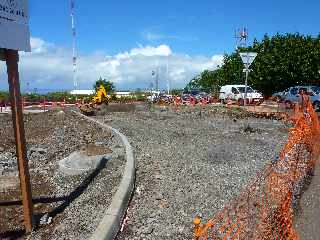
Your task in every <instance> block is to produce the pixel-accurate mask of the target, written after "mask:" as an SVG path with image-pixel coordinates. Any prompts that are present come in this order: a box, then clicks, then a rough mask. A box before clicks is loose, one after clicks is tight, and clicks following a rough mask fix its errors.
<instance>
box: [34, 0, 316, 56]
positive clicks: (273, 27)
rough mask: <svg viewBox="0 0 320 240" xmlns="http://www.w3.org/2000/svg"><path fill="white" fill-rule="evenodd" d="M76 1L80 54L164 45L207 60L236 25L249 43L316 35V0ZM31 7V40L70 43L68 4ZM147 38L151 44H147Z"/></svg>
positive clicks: (230, 43)
mask: <svg viewBox="0 0 320 240" xmlns="http://www.w3.org/2000/svg"><path fill="white" fill-rule="evenodd" d="M75 2H76V14H77V16H76V24H77V31H78V46H79V49H81V50H82V51H84V52H91V51H96V50H103V51H106V52H108V53H110V54H115V53H117V52H120V51H124V50H128V49H131V48H132V47H134V46H136V45H137V44H138V43H139V44H144V45H146V44H151V43H152V44H163V43H165V44H168V45H170V46H171V47H172V49H174V51H176V52H183V53H187V54H191V55H194V54H204V55H208V56H211V55H212V54H220V53H223V52H225V51H227V52H230V51H231V50H232V49H233V48H234V39H233V35H234V29H236V28H239V27H241V26H247V27H248V28H249V33H250V38H251V40H252V39H253V37H257V38H261V37H262V36H263V35H264V33H269V34H274V33H276V32H277V31H279V32H282V33H284V32H302V33H306V34H318V33H319V30H320V26H319V23H320V14H319V9H320V1H317V0H307V1H301V0H281V1H276V0H269V1H257V0H256V1H253V0H247V1H239V0H237V1H213V0H198V1H190V0H189V1H188V0H161V1H150V0H140V1H132V0H127V1H123V0H122V1H121V0H120V1H106V0H94V1H85V0H81V1H79V0H75ZM259 2H260V3H259ZM30 8H31V20H30V23H31V32H32V35H33V36H35V37H40V38H43V39H45V40H46V41H50V42H53V43H56V44H57V45H63V46H68V44H70V16H69V1H68V0H55V1H40V0H38V1H32V0H31V1H30ZM148 33H149V34H153V35H154V38H155V39H149V40H148V39H146V37H147V34H148ZM157 36H158V37H159V39H156V37H157ZM161 37H163V38H161ZM166 37H167V38H166Z"/></svg>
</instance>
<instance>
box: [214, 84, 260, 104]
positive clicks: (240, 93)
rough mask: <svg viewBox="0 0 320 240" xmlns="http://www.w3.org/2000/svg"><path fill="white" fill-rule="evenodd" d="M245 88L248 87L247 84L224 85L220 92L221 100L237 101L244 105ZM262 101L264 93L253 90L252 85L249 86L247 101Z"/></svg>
mask: <svg viewBox="0 0 320 240" xmlns="http://www.w3.org/2000/svg"><path fill="white" fill-rule="evenodd" d="M245 88H246V86H245V85H225V86H222V87H221V89H220V93H219V100H220V102H221V103H227V102H228V101H236V102H237V103H238V104H239V105H243V103H244V95H245ZM262 102H263V96H262V94H261V93H258V92H257V91H255V90H253V89H252V88H251V87H250V86H247V103H249V104H261V103H262Z"/></svg>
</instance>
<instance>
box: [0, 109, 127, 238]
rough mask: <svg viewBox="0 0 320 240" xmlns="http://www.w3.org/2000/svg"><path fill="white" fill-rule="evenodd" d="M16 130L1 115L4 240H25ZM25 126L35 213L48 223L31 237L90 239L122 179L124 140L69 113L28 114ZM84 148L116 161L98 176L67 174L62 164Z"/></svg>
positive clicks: (0, 189)
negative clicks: (60, 164) (64, 172)
mask: <svg viewBox="0 0 320 240" xmlns="http://www.w3.org/2000/svg"><path fill="white" fill-rule="evenodd" d="M11 126H12V125H11V118H10V116H8V115H0V128H1V129H3V131H1V132H0V138H1V142H0V183H1V186H0V193H1V195H0V220H1V221H0V239H17V238H21V239H23V238H25V236H24V233H23V231H21V229H22V227H23V225H22V220H23V218H22V207H21V203H19V202H15V201H17V200H19V199H20V190H19V180H18V177H17V165H16V159H15V157H14V155H15V148H14V138H13V135H12V128H11ZM25 127H26V138H27V145H28V156H29V164H30V173H31V178H32V188H33V198H34V202H35V214H36V219H37V220H39V219H41V222H42V223H44V225H41V226H40V227H39V228H38V229H37V231H35V232H34V233H33V234H32V235H30V236H29V238H28V239H88V238H89V236H90V235H91V234H92V233H93V231H94V230H95V228H96V227H97V225H98V223H99V221H100V220H101V219H102V217H103V214H104V211H105V209H106V208H107V206H108V205H109V203H110V202H111V199H112V196H113V194H114V193H115V191H116V190H117V187H118V185H119V183H120V180H121V177H122V171H123V168H124V164H125V155H124V148H123V146H122V145H121V142H120V140H119V139H117V138H116V137H115V136H113V135H112V133H111V132H109V131H106V130H102V129H101V128H100V127H98V126H96V125H94V124H91V123H88V122H87V121H85V120H82V119H79V117H77V116H76V115H74V114H72V113H71V112H69V111H66V112H58V111H55V112H48V113H42V114H32V115H26V116H25ZM97 144H99V145H97ZM97 146H98V147H97ZM80 149H83V150H85V152H86V153H87V154H88V155H104V154H112V158H111V160H109V161H108V162H107V163H106V164H105V165H102V166H101V167H100V168H99V169H98V170H96V171H94V172H91V173H86V174H83V175H81V176H66V175H64V174H63V173H62V172H61V171H59V169H58V164H57V163H58V161H59V160H61V159H63V158H64V157H66V156H68V155H69V154H70V153H72V152H74V151H78V150H80Z"/></svg>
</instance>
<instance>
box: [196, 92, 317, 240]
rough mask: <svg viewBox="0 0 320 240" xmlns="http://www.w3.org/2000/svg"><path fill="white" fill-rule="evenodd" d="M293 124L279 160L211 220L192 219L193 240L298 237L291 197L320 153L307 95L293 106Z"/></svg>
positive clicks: (270, 165) (314, 114)
mask: <svg viewBox="0 0 320 240" xmlns="http://www.w3.org/2000/svg"><path fill="white" fill-rule="evenodd" d="M292 121H293V123H294V127H293V128H292V129H290V131H289V139H288V142H287V143H286V145H285V146H284V148H283V149H282V151H281V152H280V154H279V157H278V159H277V160H276V161H273V162H272V163H270V164H269V165H268V166H267V167H266V169H265V170H263V171H262V172H260V173H259V174H258V175H257V177H256V178H255V180H254V181H253V182H252V183H251V184H250V185H249V186H248V187H247V188H246V189H245V190H244V191H243V192H242V194H240V195H239V196H238V197H237V198H236V199H234V200H233V201H232V202H231V203H230V204H229V205H228V206H226V207H225V208H224V209H223V210H222V211H221V212H219V213H218V214H217V215H216V216H215V217H214V218H213V219H211V220H209V221H208V222H207V223H205V224H201V221H200V219H199V218H197V219H195V221H194V224H195V233H194V234H195V239H197V240H204V239H212V240H220V239H223V240H231V239H261V240H264V239H265V240H267V239H268V240H269V239H277V240H278V239H279V240H280V239H286V240H297V239H299V236H298V235H297V233H296V231H295V229H294V227H293V207H292V206H293V199H294V197H295V195H296V194H297V193H298V192H299V187H301V184H302V183H303V181H304V179H305V178H306V177H307V176H308V175H309V174H310V173H312V171H313V170H314V167H315V164H316V160H317V159H318V158H319V155H320V148H319V143H320V126H319V121H318V115H317V114H316V112H315V111H314V109H313V107H312V104H311V103H310V101H309V99H308V98H307V97H306V96H303V97H302V100H301V102H300V103H299V104H297V105H296V106H295V108H294V113H293V116H292Z"/></svg>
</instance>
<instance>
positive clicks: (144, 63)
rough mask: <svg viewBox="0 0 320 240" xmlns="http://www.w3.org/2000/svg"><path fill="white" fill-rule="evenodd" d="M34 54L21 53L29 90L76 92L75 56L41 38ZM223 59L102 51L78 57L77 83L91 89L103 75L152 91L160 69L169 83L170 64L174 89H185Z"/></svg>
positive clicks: (162, 50)
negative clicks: (104, 52)
mask: <svg viewBox="0 0 320 240" xmlns="http://www.w3.org/2000/svg"><path fill="white" fill-rule="evenodd" d="M31 45H32V52H31V53H26V54H21V57H20V79H21V86H22V88H25V86H26V83H27V82H28V83H30V84H29V87H30V88H31V89H33V88H38V89H57V90H63V89H72V88H73V77H72V76H73V75H72V57H71V56H72V53H71V50H68V49H63V48H59V47H57V46H55V45H54V44H50V43H47V42H46V41H44V40H43V39H40V38H32V40H31ZM222 58H223V57H222V56H221V55H215V56H213V57H211V58H209V57H205V56H196V57H193V56H189V55H186V54H178V53H175V52H173V51H172V49H171V48H170V47H169V46H168V45H159V46H138V47H136V48H133V49H131V50H129V51H127V52H121V53H118V54H115V55H112V56H110V55H108V56H106V55H104V54H103V53H101V52H97V53H93V54H87V55H81V56H80V57H79V58H78V70H77V80H78V82H79V88H82V89H86V88H91V87H92V85H93V83H94V82H95V81H96V80H97V79H98V78H99V77H100V76H101V77H103V78H107V79H109V80H111V81H113V82H115V84H116V87H117V88H118V89H135V88H148V87H149V86H150V83H151V82H154V80H155V79H154V77H152V75H151V73H152V71H153V70H156V69H157V67H158V69H159V81H160V86H161V87H162V88H165V86H166V81H167V74H166V65H167V59H168V62H169V74H168V78H169V80H170V82H171V85H172V86H173V87H184V86H185V84H186V83H187V82H188V81H190V79H191V78H192V77H194V76H195V75H196V74H198V73H200V72H201V71H203V70H205V69H215V68H216V67H217V65H220V66H221V64H222ZM5 79H6V75H5V66H4V64H3V63H2V64H1V65H0V88H6V87H7V82H6V80H5Z"/></svg>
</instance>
